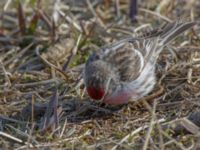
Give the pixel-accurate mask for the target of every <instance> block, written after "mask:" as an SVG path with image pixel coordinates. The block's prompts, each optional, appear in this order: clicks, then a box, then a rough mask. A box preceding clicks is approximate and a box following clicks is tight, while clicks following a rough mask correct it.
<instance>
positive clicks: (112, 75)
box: [84, 22, 195, 104]
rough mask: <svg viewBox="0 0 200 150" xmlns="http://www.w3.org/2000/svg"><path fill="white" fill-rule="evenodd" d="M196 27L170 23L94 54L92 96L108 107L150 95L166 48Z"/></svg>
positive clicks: (88, 71)
mask: <svg viewBox="0 0 200 150" xmlns="http://www.w3.org/2000/svg"><path fill="white" fill-rule="evenodd" d="M194 24H195V23H194V22H173V23H169V24H167V25H166V26H164V27H162V28H158V29H156V30H153V31H151V32H148V33H145V34H143V35H141V36H138V37H134V38H132V37H131V38H127V39H124V40H121V41H119V42H116V43H114V44H111V45H109V46H106V47H102V48H101V49H99V50H98V51H97V52H94V53H93V54H92V55H91V56H90V57H89V59H88V60H87V62H86V66H85V70H84V81H85V85H86V88H87V92H88V94H89V96H90V97H91V98H93V99H97V100H100V99H101V100H103V102H105V103H107V104H124V103H127V102H128V101H129V99H131V100H138V99H139V98H141V97H143V96H145V95H147V94H148V93H149V92H151V91H152V89H153V87H154V85H155V83H156V79H155V64H156V61H157V58H158V56H159V54H160V52H161V51H162V49H163V47H164V46H166V45H167V44H168V43H169V42H170V41H172V40H173V39H175V38H176V37H177V36H178V35H179V34H181V33H182V32H184V31H185V30H187V29H189V28H191V27H192V26H193V25H194Z"/></svg>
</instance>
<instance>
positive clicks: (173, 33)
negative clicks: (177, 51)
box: [159, 21, 195, 46]
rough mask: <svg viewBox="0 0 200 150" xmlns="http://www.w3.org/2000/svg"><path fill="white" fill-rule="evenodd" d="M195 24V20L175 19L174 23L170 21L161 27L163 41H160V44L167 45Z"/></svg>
mask: <svg viewBox="0 0 200 150" xmlns="http://www.w3.org/2000/svg"><path fill="white" fill-rule="evenodd" d="M194 25H195V22H181V21H175V22H172V23H168V24H167V25H165V26H164V27H162V28H161V33H160V39H161V41H160V42H159V44H160V45H161V46H165V45H167V44H168V43H169V42H171V41H172V40H174V39H175V38H176V37H177V36H179V35H180V34H181V33H183V32H185V31H186V30H188V29H189V28H191V27H192V26H194Z"/></svg>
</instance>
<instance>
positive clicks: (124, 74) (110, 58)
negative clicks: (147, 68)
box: [103, 40, 145, 82]
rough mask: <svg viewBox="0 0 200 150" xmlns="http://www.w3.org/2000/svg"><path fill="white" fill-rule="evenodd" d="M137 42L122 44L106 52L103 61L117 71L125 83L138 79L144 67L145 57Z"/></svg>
mask: <svg viewBox="0 0 200 150" xmlns="http://www.w3.org/2000/svg"><path fill="white" fill-rule="evenodd" d="M136 41H137V40H136ZM136 41H135V42H134V43H131V42H122V43H120V44H119V45H117V46H114V47H112V49H110V48H109V50H108V51H106V50H105V51H104V57H103V59H104V60H105V61H106V62H108V63H109V64H111V65H112V66H113V68H115V69H116V71H117V72H118V73H119V76H120V80H121V81H123V82H129V81H132V80H134V79H135V78H137V77H138V75H139V74H140V72H141V71H142V69H143V67H144V63H145V61H144V57H145V55H144V54H143V53H142V51H141V50H140V49H139V47H138V44H137V42H136Z"/></svg>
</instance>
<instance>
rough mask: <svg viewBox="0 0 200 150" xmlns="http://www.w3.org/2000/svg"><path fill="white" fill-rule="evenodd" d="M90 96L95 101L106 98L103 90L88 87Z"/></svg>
mask: <svg viewBox="0 0 200 150" xmlns="http://www.w3.org/2000/svg"><path fill="white" fill-rule="evenodd" d="M87 92H88V95H89V96H90V97H91V98H92V99H95V100H100V99H102V97H103V96H104V94H105V92H104V90H103V89H102V88H98V89H97V88H94V87H87Z"/></svg>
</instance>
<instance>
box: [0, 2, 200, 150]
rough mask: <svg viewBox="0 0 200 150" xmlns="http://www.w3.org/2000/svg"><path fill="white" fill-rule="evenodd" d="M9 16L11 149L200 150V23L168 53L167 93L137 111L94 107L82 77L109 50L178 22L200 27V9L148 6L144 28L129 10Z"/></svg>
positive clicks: (1, 75)
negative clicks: (91, 60)
mask: <svg viewBox="0 0 200 150" xmlns="http://www.w3.org/2000/svg"><path fill="white" fill-rule="evenodd" d="M0 6H1V13H0V17H1V19H0V68H1V69H0V113H1V116H0V147H1V148H2V149H18V150H21V149H30V148H32V149H80V148H81V149H112V150H115V149H144V150H146V149H163V150H164V149H198V146H199V147H200V145H198V144H199V141H200V132H199V131H200V130H199V126H200V121H199V120H200V115H199V108H200V103H199V99H200V39H199V36H200V30H199V29H200V26H199V22H197V25H196V26H195V27H194V28H193V29H192V30H189V31H188V32H186V33H184V35H182V36H180V37H179V38H177V39H176V40H175V41H174V42H173V43H172V44H171V45H170V46H169V47H168V48H166V50H165V51H163V53H162V54H161V56H160V57H159V60H158V65H157V76H158V84H157V86H156V87H155V90H154V91H153V92H152V93H151V94H150V95H148V96H147V97H145V98H144V99H141V100H140V101H139V102H137V103H129V104H128V105H126V106H106V105H104V104H100V103H98V102H93V101H91V100H90V99H89V97H88V96H87V95H86V94H85V90H84V86H83V81H82V76H81V71H82V69H83V66H84V62H85V61H86V59H87V58H88V56H89V54H90V53H91V52H92V51H93V50H96V49H98V48H99V47H101V46H103V45H105V44H108V43H111V42H113V41H116V40H119V39H123V38H125V37H128V36H130V35H134V34H138V33H140V32H142V31H143V30H149V29H151V28H152V27H155V26H159V25H160V24H163V23H164V22H170V21H172V20H177V19H178V18H181V19H184V20H195V21H196V20H197V21H198V18H199V17H200V16H199V14H200V10H199V7H200V2H199V1H194V0H190V1H186V0H182V1H178V0H175V1H170V0H168V1H167V0H162V1H158V0H151V1H145V2H142V1H140V2H139V5H138V7H139V11H138V16H137V22H131V21H130V19H129V17H128V11H129V3H128V1H123V0H118V1H117V0H116V1H114V0H113V1H110V0H104V1H101V0H93V1H92V0H85V1H79V0H68V1H65V2H60V1H59V0H57V1H56V2H53V1H48V2H47V1H32V3H31V2H29V1H28V0H26V1H23V3H22V4H20V3H19V2H17V1H15V2H13V1H9V0H7V1H5V0H4V1H1V2H0ZM52 20H54V22H53V21H52ZM168 49H171V51H173V53H171V52H169V51H168ZM187 116H189V117H187Z"/></svg>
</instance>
